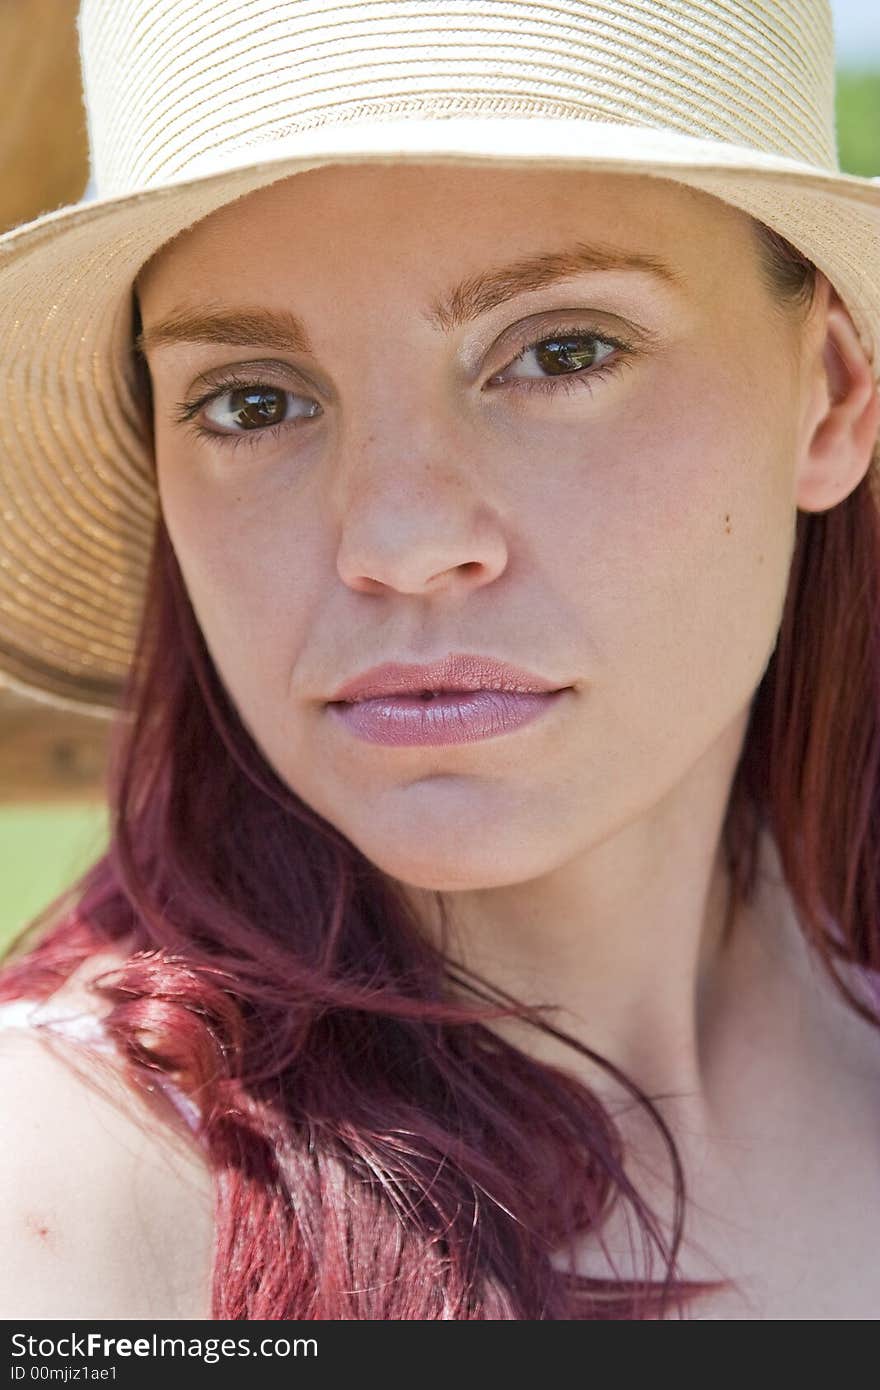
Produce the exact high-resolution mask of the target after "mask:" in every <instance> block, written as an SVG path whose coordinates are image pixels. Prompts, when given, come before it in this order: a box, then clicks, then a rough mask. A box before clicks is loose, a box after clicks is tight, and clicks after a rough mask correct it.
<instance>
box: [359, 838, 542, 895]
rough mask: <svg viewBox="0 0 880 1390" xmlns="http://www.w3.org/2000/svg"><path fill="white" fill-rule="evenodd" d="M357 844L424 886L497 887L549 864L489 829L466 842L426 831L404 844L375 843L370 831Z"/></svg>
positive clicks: (388, 869) (379, 863)
mask: <svg viewBox="0 0 880 1390" xmlns="http://www.w3.org/2000/svg"><path fill="white" fill-rule="evenodd" d="M355 843H357V842H355ZM358 848H359V849H360V851H361V853H362V854H364V855H365V856H366V857H367V858H368V859H369V860H370V861H371V862H372V863H373V864H375V865H376V867H377V868H379V869H381V871H382V872H383V873H384V874H387V875H388V877H389V878H394V879H397V880H398V881H399V882H400V883H405V884H406V885H407V886H408V887H410V888H421V889H424V890H426V891H428V892H448V893H454V892H466V891H472V892H473V891H476V890H477V889H480V888H503V887H505V886H507V885H508V884H514V883H525V882H527V881H528V880H529V879H533V878H538V877H540V876H541V874H542V873H545V872H547V870H548V869H549V868H550V867H551V865H550V863H549V862H548V860H547V856H546V855H543V854H541V853H540V851H539V850H538V848H537V847H536V848H535V852H534V854H530V853H529V852H528V850H527V849H524V847H523V846H522V845H519V846H517V847H515V848H510V847H502V846H501V845H499V843H498V841H497V839H495V838H494V837H493V836H491V835H487V836H486V837H485V838H484V839H482V840H481V841H480V843H478V844H468V845H463V844H462V843H461V841H460V839H458V838H457V837H450V842H449V845H448V847H447V846H446V845H444V844H443V843H438V837H437V836H430V837H426V840H425V842H424V843H422V844H407V845H402V844H401V843H400V842H398V843H396V844H393V845H392V844H389V843H388V842H387V841H386V842H384V843H377V842H376V840H375V838H372V837H371V839H370V841H369V843H365V842H360V843H358Z"/></svg>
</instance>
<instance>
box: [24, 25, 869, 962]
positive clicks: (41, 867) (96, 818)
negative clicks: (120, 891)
mask: <svg viewBox="0 0 880 1390" xmlns="http://www.w3.org/2000/svg"><path fill="white" fill-rule="evenodd" d="M875 3H876V5H877V7H878V10H880V0H875ZM837 133H838V145H839V149H840V160H841V166H842V168H844V169H846V170H847V171H849V172H850V173H854V174H863V175H880V65H878V66H877V68H876V69H875V70H868V71H857V70H855V69H853V68H849V69H847V70H844V71H842V72H841V73H840V74H839V77H838V101H837ZM106 840H107V814H106V809H105V808H104V807H103V806H100V805H96V804H90V805H86V806H83V807H80V806H76V805H73V806H70V805H61V806H56V805H53V806H39V805H34V806H31V805H28V806H26V807H25V806H16V805H11V806H6V807H3V806H0V866H2V874H0V950H2V947H3V943H4V941H6V940H8V939H9V937H10V936H11V934H12V933H13V932H14V931H15V930H16V928H17V927H18V926H19V925H20V924H22V923H24V922H25V921H27V920H29V918H30V917H31V916H32V915H33V914H34V913H35V912H37V911H38V910H39V909H40V908H41V907H43V906H44V905H45V904H47V903H48V902H49V901H50V900H51V899H52V898H53V897H54V896H55V895H56V894H57V893H59V892H60V891H61V890H62V889H63V888H64V887H66V886H67V885H68V884H69V883H70V882H71V881H72V880H73V879H74V878H75V877H76V876H77V875H78V874H79V873H81V872H82V871H83V870H84V869H85V868H87V867H88V865H89V864H90V863H91V862H92V861H93V860H94V859H95V858H97V856H98V855H99V854H100V853H101V852H102V850H103V848H104V846H105V844H106Z"/></svg>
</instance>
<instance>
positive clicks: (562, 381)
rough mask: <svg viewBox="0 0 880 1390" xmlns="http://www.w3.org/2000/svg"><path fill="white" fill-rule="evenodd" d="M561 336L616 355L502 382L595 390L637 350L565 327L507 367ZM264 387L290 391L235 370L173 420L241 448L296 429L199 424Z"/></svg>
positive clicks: (523, 387) (520, 387) (182, 406)
mask: <svg viewBox="0 0 880 1390" xmlns="http://www.w3.org/2000/svg"><path fill="white" fill-rule="evenodd" d="M560 338H590V339H593V340H594V341H595V342H596V343H599V344H601V345H602V346H603V347H612V348H615V349H616V355H615V356H613V357H608V358H606V359H605V360H604V361H603V362H600V363H599V365H598V366H596V367H582V368H580V369H579V370H578V371H575V372H563V373H561V374H560V375H559V376H557V377H545V378H543V379H541V378H540V377H535V378H533V379H532V380H529V381H527V380H523V379H520V380H518V381H516V382H515V383H513V384H512V385H511V383H508V382H504V383H502V386H503V388H504V389H508V390H510V389H513V390H515V391H525V392H529V393H530V392H532V391H539V392H541V393H544V394H546V393H547V392H552V393H556V392H558V391H562V392H565V393H566V394H570V393H571V392H573V391H582V390H584V389H586V390H588V391H592V390H593V389H594V387H595V385H596V384H597V383H598V382H601V381H604V380H605V379H606V378H607V377H610V376H613V375H614V374H616V373H617V372H619V371H620V369H621V368H622V367H623V366H625V365H627V362H626V359H627V357H629V356H630V355H631V354H632V353H633V351H634V349H633V347H632V344H630V343H625V342H623V340H622V339H620V338H613V337H610V336H609V335H608V334H607V333H597V332H596V331H595V330H594V329H592V328H584V327H583V326H582V325H576V326H568V327H567V326H562V327H560V328H556V329H554V331H553V332H552V333H548V334H547V335H546V336H545V337H543V338H536V339H535V340H534V342H530V343H526V344H525V345H524V346H523V347H522V348H521V349H520V351H519V352H518V353H517V354H516V356H515V357H513V358H511V360H510V362H509V363H508V364H507V367H505V368H503V370H504V371H508V370H509V368H510V367H513V366H514V365H515V364H516V363H517V362H519V361H520V359H521V358H522V357H525V355H526V353H527V352H531V351H532V349H533V348H536V347H541V346H543V344H545V343H550V342H553V341H554V340H557V339H560ZM496 375H497V374H496ZM261 389H265V390H271V391H286V388H285V387H281V386H275V385H273V384H272V383H270V382H267V381H255V380H254V379H253V378H252V377H246V376H243V375H240V374H238V373H236V372H235V370H234V369H232V370H230V371H229V372H224V373H222V374H221V375H220V376H218V378H217V380H216V382H215V384H214V386H213V387H212V389H211V390H210V391H206V392H205V393H204V394H203V395H201V396H199V397H198V398H197V399H195V400H190V401H178V402H177V404H176V406H175V409H174V412H173V419H174V420H175V421H176V422H177V423H178V424H181V425H187V426H188V427H189V430H190V432H191V433H192V434H193V435H195V436H196V438H197V439H210V440H215V441H217V442H218V443H220V444H222V445H223V446H224V447H226V446H227V445H228V446H229V447H230V448H238V447H239V446H240V445H242V444H246V445H248V446H250V447H256V446H257V445H259V444H260V443H261V442H264V441H265V440H266V439H267V438H274V437H275V436H276V435H277V434H279V433H280V432H281V431H282V430H285V429H287V428H288V427H291V426H292V427H294V428H296V421H292V420H280V421H279V422H278V423H277V424H275V425H266V426H264V427H263V428H261V429H254V430H242V431H241V433H238V434H221V433H220V432H219V431H218V430H210V429H205V427H204V426H203V425H200V424H199V423H198V421H197V420H196V418H195V417H196V416H197V415H198V413H199V411H200V410H202V409H203V408H204V406H206V405H210V404H211V402H212V401H215V400H219V399H220V397H221V396H225V395H226V394H227V393H228V392H230V391H254V390H261ZM290 394H291V395H294V394H296V393H295V392H291V393H290ZM302 418H303V421H305V420H309V419H314V418H315V417H314V416H308V415H307V416H303V417H302Z"/></svg>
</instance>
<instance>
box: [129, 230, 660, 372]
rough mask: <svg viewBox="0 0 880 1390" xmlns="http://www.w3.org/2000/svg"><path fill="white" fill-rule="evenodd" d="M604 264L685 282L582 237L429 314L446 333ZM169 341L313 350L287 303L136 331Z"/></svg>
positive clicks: (151, 341) (450, 296) (151, 340)
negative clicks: (279, 306) (587, 242)
mask: <svg viewBox="0 0 880 1390" xmlns="http://www.w3.org/2000/svg"><path fill="white" fill-rule="evenodd" d="M602 270H605V271H608V270H628V271H640V272H642V274H647V275H652V276H654V277H655V278H657V279H659V280H661V281H665V282H666V283H669V284H672V285H674V286H676V287H680V286H681V283H682V281H681V276H680V275H679V274H678V272H677V271H676V270H674V269H673V268H672V266H670V265H668V264H667V263H666V262H665V261H662V260H660V259H659V258H658V257H657V256H651V255H647V254H644V253H641V252H625V251H620V250H618V249H617V248H615V247H608V246H590V245H586V244H585V243H579V244H577V245H575V246H573V247H570V248H568V249H566V250H562V251H548V252H543V253H540V254H537V255H532V256H524V257H522V258H520V259H519V260H516V261H513V262H511V264H509V265H506V266H500V267H498V268H497V269H495V270H490V271H488V272H485V273H483V274H479V275H472V276H470V277H469V278H468V279H466V280H463V281H461V283H460V284H458V285H456V286H455V287H454V289H452V290H450V291H449V292H448V293H447V294H446V295H444V296H443V297H442V298H441V299H438V300H435V301H434V302H433V303H432V304H431V305H429V307H428V309H427V311H426V313H425V315H424V317H425V318H426V319H427V321H428V322H429V323H430V324H432V325H433V326H434V327H436V328H439V329H441V330H442V331H443V332H447V333H448V332H451V331H452V329H454V328H458V327H461V326H462V325H463V324H466V323H469V322H471V321H472V320H473V319H475V318H479V317H480V315H481V314H485V313H488V312H489V310H491V309H495V308H498V306H499V305H501V304H504V303H506V302H507V301H508V300H509V299H513V298H515V297H516V296H518V295H521V294H527V293H529V292H532V291H535V290H540V289H545V288H547V286H549V285H552V284H555V283H556V282H557V281H561V280H568V279H571V278H573V277H574V276H577V275H583V274H585V273H586V272H595V271H602ZM167 343H190V344H195V343H209V344H218V345H222V346H235V347H254V346H257V345H259V346H261V347H264V348H272V349H273V350H275V351H280V352H292V353H297V352H299V353H311V351H312V348H311V343H310V341H309V335H308V333H307V332H306V329H305V326H304V324H303V322H302V320H301V319H300V318H298V317H297V315H296V314H294V313H292V312H291V310H289V309H267V308H240V309H219V308H218V309H210V308H209V309H198V310H195V309H178V310H175V311H174V312H173V313H172V314H170V315H169V316H168V317H167V318H164V319H162V320H161V321H160V322H159V323H156V324H153V325H152V326H151V327H149V328H144V329H142V330H141V331H140V332H139V333H138V334H137V335H136V337H135V340H134V347H135V351H136V352H139V353H141V355H143V356H145V355H146V354H147V352H149V351H151V350H155V349H157V348H159V347H162V346H164V345H165V344H167Z"/></svg>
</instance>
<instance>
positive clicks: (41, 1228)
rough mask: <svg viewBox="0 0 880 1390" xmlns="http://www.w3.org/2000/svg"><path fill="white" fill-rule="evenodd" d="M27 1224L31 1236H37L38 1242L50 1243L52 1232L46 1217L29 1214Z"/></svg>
mask: <svg viewBox="0 0 880 1390" xmlns="http://www.w3.org/2000/svg"><path fill="white" fill-rule="evenodd" d="M25 1224H26V1226H27V1228H28V1230H29V1231H30V1232H31V1234H32V1235H35V1236H36V1237H37V1239H38V1240H41V1241H44V1242H45V1243H46V1244H49V1243H50V1239H51V1235H52V1231H51V1228H50V1226H49V1225H48V1224H47V1222H46V1219H45V1217H42V1216H37V1215H35V1214H34V1213H29V1215H28V1216H27V1217H26V1220H25Z"/></svg>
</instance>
